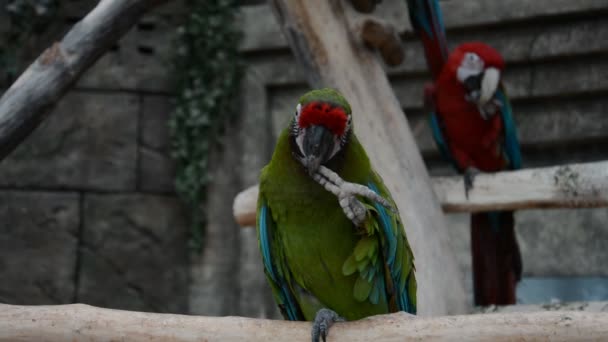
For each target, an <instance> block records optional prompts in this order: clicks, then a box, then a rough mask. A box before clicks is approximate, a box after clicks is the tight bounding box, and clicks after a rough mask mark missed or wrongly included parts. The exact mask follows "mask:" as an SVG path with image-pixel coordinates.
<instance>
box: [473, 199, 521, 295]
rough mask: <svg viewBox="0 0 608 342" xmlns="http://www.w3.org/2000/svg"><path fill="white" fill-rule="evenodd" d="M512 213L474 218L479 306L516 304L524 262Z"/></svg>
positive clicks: (475, 286)
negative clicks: (517, 287) (516, 289)
mask: <svg viewBox="0 0 608 342" xmlns="http://www.w3.org/2000/svg"><path fill="white" fill-rule="evenodd" d="M514 224H515V222H514V217H513V212H512V211H496V212H489V213H478V214H472V215H471V252H472V259H473V287H474V292H475V304H476V305H491V304H494V305H508V304H515V301H516V297H515V288H516V285H517V282H518V281H519V280H520V279H521V274H522V261H521V255H520V252H519V245H518V244H517V239H516V237H515V227H514Z"/></svg>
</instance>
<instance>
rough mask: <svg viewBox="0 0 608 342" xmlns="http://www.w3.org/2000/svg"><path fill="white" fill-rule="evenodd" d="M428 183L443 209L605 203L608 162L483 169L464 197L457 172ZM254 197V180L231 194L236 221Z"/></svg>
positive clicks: (250, 216) (250, 219)
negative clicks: (483, 171)
mask: <svg viewBox="0 0 608 342" xmlns="http://www.w3.org/2000/svg"><path fill="white" fill-rule="evenodd" d="M433 188H434V189H435V194H436V195H437V197H438V198H439V202H440V203H441V206H442V208H443V210H444V211H446V212H451V213H453V212H479V211H489V210H518V209H533V208H598V207H608V161H603V162H594V163H585V164H570V165H561V166H553V167H544V168H537V169H524V170H519V171H506V172H498V173H494V174H483V173H482V174H480V175H478V176H477V177H476V178H475V187H474V188H473V190H471V191H470V192H469V198H468V199H467V198H466V197H465V194H464V183H463V179H462V177H460V176H454V177H434V178H433ZM257 197H258V187H257V185H254V186H252V187H250V188H248V189H246V190H244V191H242V192H241V193H239V194H238V195H237V196H236V197H235V198H234V203H233V212H234V218H235V220H236V222H237V223H238V224H240V225H241V226H252V225H255V210H256V202H257Z"/></svg>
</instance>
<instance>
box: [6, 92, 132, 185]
mask: <svg viewBox="0 0 608 342" xmlns="http://www.w3.org/2000/svg"><path fill="white" fill-rule="evenodd" d="M138 110H139V101H138V98H137V97H136V96H133V95H127V94H104V93H88V92H71V93H69V94H68V95H67V96H66V97H65V98H63V99H62V100H61V101H60V102H59V104H58V106H57V108H56V109H55V110H54V112H53V113H51V114H50V115H49V117H48V119H47V120H46V121H44V122H43V123H42V125H41V126H40V127H39V128H38V129H37V130H36V131H34V133H32V135H31V136H30V137H28V138H27V139H26V140H25V141H24V142H23V143H22V144H21V145H20V146H19V147H18V148H17V149H16V150H15V151H14V152H13V153H12V154H11V155H9V157H8V158H6V159H5V160H3V162H2V167H1V168H0V185H1V186H11V187H29V188H43V189H55V188H69V189H95V190H103V191H111V190H120V191H127V190H134V189H135V170H136V150H137V133H136V132H137V113H138Z"/></svg>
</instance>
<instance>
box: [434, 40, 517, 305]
mask: <svg viewBox="0 0 608 342" xmlns="http://www.w3.org/2000/svg"><path fill="white" fill-rule="evenodd" d="M471 56H476V57H471ZM467 59H469V62H471V64H472V65H471V66H469V67H467ZM476 63H477V64H478V65H479V71H480V73H479V74H475V72H476V71H475V70H474V69H475V66H474V64H476ZM467 68H468V69H471V70H464V69H467ZM488 69H492V70H493V71H492V72H490V73H494V74H498V75H500V73H501V72H502V71H503V69H504V62H503V60H502V58H501V57H500V55H499V54H498V52H496V51H495V50H494V49H492V48H490V47H489V46H487V45H485V44H482V43H476V42H475V43H466V44H463V45H460V46H459V47H457V48H456V49H455V50H454V51H453V52H452V53H451V54H450V55H449V57H448V60H447V62H446V64H445V65H444V67H443V69H442V71H441V73H440V74H439V78H438V79H437V81H436V82H435V83H434V85H433V86H432V87H430V88H429V89H430V90H431V91H427V95H430V96H431V98H430V99H427V102H430V103H431V106H432V108H433V109H434V112H435V115H436V116H437V122H438V123H439V126H440V127H439V130H440V132H441V134H442V135H443V141H444V142H445V147H444V148H445V149H446V150H447V154H448V155H449V156H450V158H451V160H452V162H453V163H454V165H455V166H456V168H457V169H458V170H459V171H461V172H466V171H467V170H471V169H476V170H479V171H481V172H496V171H500V170H505V169H509V168H518V165H516V164H518V163H519V155H517V156H516V157H515V158H513V157H511V156H510V154H509V152H510V151H509V148H507V147H506V146H505V144H506V143H508V141H509V139H508V138H507V137H505V117H504V116H503V115H502V111H503V110H509V112H510V108H508V106H509V105H508V103H505V102H506V97H504V99H501V98H498V97H497V96H496V94H492V95H491V97H490V98H489V99H488V102H485V103H479V101H475V97H476V96H477V97H482V96H483V95H482V94H475V93H474V92H475V91H478V92H483V91H482V90H481V89H479V88H482V86H481V85H480V83H483V80H481V79H483V77H484V76H485V74H486V73H488V71H487V70H488ZM468 74H470V75H468ZM475 77H477V78H478V79H477V80H475V79H474V78H475ZM469 78H471V79H469ZM480 78H481V79H480ZM498 81H499V80H498V79H497V80H496V82H498ZM486 83H487V82H486ZM493 91H494V92H497V91H500V87H499V84H498V83H497V84H496V85H494V89H493ZM509 118H510V114H509ZM511 138H512V137H511ZM512 139H513V138H512ZM515 139H516V137H515ZM513 159H517V160H513ZM471 252H472V253H471V254H472V262H473V272H474V274H473V284H474V288H475V303H476V304H477V305H490V304H495V305H507V304H515V302H516V297H515V290H516V284H517V281H519V280H520V279H521V272H522V262H521V256H520V252H519V246H518V244H517V239H516V236H515V229H514V218H513V212H492V213H480V214H472V215H471Z"/></svg>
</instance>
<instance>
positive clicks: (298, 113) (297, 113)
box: [296, 103, 302, 118]
mask: <svg viewBox="0 0 608 342" xmlns="http://www.w3.org/2000/svg"><path fill="white" fill-rule="evenodd" d="M301 111H302V104H301V103H298V105H297V106H296V118H298V116H300V112H301Z"/></svg>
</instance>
